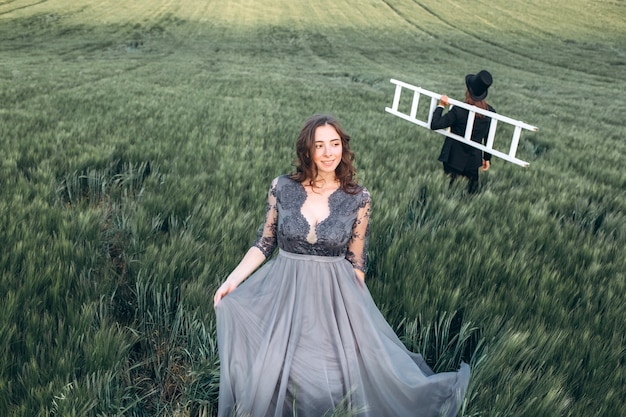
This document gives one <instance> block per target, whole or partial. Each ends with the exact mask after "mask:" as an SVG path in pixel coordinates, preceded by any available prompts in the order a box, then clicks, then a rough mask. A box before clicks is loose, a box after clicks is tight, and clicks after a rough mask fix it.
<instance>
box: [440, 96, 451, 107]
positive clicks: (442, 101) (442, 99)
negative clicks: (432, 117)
mask: <svg viewBox="0 0 626 417" xmlns="http://www.w3.org/2000/svg"><path fill="white" fill-rule="evenodd" d="M448 103H449V99H448V96H441V97H439V105H440V106H443V107H446V106H447V105H448Z"/></svg>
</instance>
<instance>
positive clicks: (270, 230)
mask: <svg viewBox="0 0 626 417" xmlns="http://www.w3.org/2000/svg"><path fill="white" fill-rule="evenodd" d="M277 184H278V178H275V179H274V181H272V185H271V186H270V190H269V192H268V193H267V207H266V211H265V223H264V224H262V225H261V226H260V227H259V230H258V231H257V238H256V241H255V242H254V245H253V246H256V247H257V248H259V249H260V250H261V252H263V255H265V257H266V258H269V257H270V256H272V253H274V249H275V248H276V225H277V223H278V209H277V207H276V186H277Z"/></svg>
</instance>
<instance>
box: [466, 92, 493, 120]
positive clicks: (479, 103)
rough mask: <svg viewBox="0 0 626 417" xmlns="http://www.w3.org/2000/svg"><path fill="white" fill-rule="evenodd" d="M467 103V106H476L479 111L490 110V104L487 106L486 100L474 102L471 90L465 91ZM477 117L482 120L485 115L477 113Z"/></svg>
mask: <svg viewBox="0 0 626 417" xmlns="http://www.w3.org/2000/svg"><path fill="white" fill-rule="evenodd" d="M465 102H466V103H467V104H471V105H472V106H476V107H478V108H479V109H483V110H489V104H487V102H486V101H485V100H474V99H473V98H472V96H471V95H470V92H469V90H465ZM476 117H477V118H479V119H482V118H483V117H485V115H483V114H478V113H476Z"/></svg>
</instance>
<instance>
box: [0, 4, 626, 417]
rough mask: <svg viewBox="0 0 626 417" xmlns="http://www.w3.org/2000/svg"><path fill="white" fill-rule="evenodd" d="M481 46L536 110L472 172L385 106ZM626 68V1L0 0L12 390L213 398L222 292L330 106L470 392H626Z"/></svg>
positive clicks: (154, 412) (119, 405)
mask: <svg viewBox="0 0 626 417" xmlns="http://www.w3.org/2000/svg"><path fill="white" fill-rule="evenodd" d="M548 3H549V7H547V6H546V4H548ZM483 68H485V69H488V70H489V71H490V72H491V73H492V74H493V76H494V85H493V87H492V88H491V89H490V93H489V97H488V101H489V103H490V104H492V105H493V106H494V107H495V109H496V110H497V111H498V112H499V113H502V114H504V115H506V116H509V117H512V118H514V119H518V120H523V121H525V122H527V123H530V124H532V125H535V126H538V127H539V130H538V131H537V132H535V133H528V132H526V133H523V134H522V139H521V141H520V145H519V150H518V153H517V156H518V157H519V158H521V159H523V160H526V161H528V162H530V166H529V167H528V168H521V167H519V166H517V165H513V164H511V163H508V162H505V161H502V160H498V159H494V160H493V161H492V167H491V169H490V170H489V171H488V172H486V173H481V178H480V180H481V190H480V193H479V194H478V195H474V196H469V195H467V194H466V192H465V187H464V185H463V184H458V185H455V186H453V187H450V188H449V187H448V186H447V182H446V180H445V178H444V176H443V174H442V172H441V171H442V169H441V165H440V163H439V162H438V161H437V157H438V154H439V150H440V147H441V144H442V139H443V137H442V136H440V135H438V134H436V133H433V132H430V131H428V130H426V129H424V128H421V127H418V126H415V125H413V124H411V123H408V122H406V121H403V120H401V119H399V118H397V117H394V116H392V115H390V114H388V113H386V112H385V111H384V109H385V107H387V106H390V105H391V103H392V99H393V93H394V86H393V85H392V84H391V83H390V82H389V80H390V79H391V78H395V79H399V80H402V81H405V82H408V83H411V84H414V85H418V86H421V87H423V88H425V89H428V90H431V91H436V92H438V93H442V94H448V95H449V96H450V97H452V98H456V99H462V97H463V94H464V83H463V77H464V76H465V74H467V73H471V72H476V71H478V70H480V69H483ZM624 92H626V3H624V2H623V1H608V0H605V1H589V0H587V1H583V0H554V1H551V2H546V1H538V0H530V1H521V0H511V1H502V2H491V1H487V0H479V1H476V2H471V3H465V2H455V1H448V0H443V1H434V0H422V1H416V0H358V1H356V0H355V1H350V0H333V1H331V0H317V1H304V0H220V1H217V0H204V1H198V0H187V1H182V0H150V1H149V0H136V1H126V2H123V1H104V0H103V1H97V2H95V1H88V0H72V1H69V0H47V1H46V0H42V1H37V0H0V146H1V148H2V151H3V152H2V153H3V155H2V158H1V159H0V236H1V239H2V243H1V248H2V250H0V262H1V263H2V269H1V270H0V273H1V274H2V275H0V294H1V296H2V303H3V308H1V309H0V416H5V415H7V416H23V417H32V416H203V417H208V416H212V415H215V413H216V406H217V387H218V384H219V361H218V357H217V348H216V341H215V329H214V314H213V308H212V300H211V299H212V295H213V292H214V290H215V289H216V287H217V285H219V283H220V282H221V281H222V280H223V279H224V278H225V277H226V275H227V274H228V273H229V272H230V270H231V269H232V268H233V267H234V266H235V265H236V264H237V262H238V261H239V259H240V258H241V256H243V254H244V253H245V251H246V250H247V248H248V247H249V245H250V243H251V242H252V241H253V240H254V237H255V233H256V229H257V227H258V225H259V224H260V223H261V221H262V220H263V215H264V211H265V196H266V193H267V189H268V187H269V184H270V182H271V180H272V179H273V178H274V177H276V176H277V175H280V174H283V173H286V172H288V171H289V170H291V168H292V161H293V159H294V156H295V150H294V143H295V139H296V135H297V133H298V130H299V128H300V126H301V124H302V122H303V121H304V120H305V119H306V118H307V117H308V116H310V115H311V114H313V113H320V112H329V113H332V114H334V115H335V116H337V117H338V118H339V119H340V120H341V121H342V122H343V126H344V128H345V129H346V130H347V132H348V133H349V134H350V135H351V136H352V142H351V144H352V145H351V146H352V149H353V150H354V151H355V152H356V155H357V161H356V164H357V168H358V172H359V179H360V181H361V182H362V183H363V184H364V185H365V186H366V187H367V188H368V189H369V190H370V192H371V194H372V199H373V213H372V229H371V241H370V265H369V269H368V272H367V276H366V280H367V283H368V286H369V288H370V290H371V292H372V295H373V296H374V299H375V300H376V302H377V303H378V305H379V307H380V309H381V311H383V313H384V314H385V316H386V317H387V319H388V321H389V322H390V323H391V324H392V325H393V326H394V328H395V329H397V332H398V334H399V335H400V336H401V337H402V338H403V340H404V341H405V342H406V344H407V345H408V346H409V347H410V348H412V349H414V350H417V351H420V352H423V353H424V355H425V357H426V358H427V360H428V362H429V363H430V364H431V365H432V366H434V367H435V368H436V369H437V370H446V369H450V368H454V367H456V366H457V365H458V362H459V360H460V359H461V358H463V359H465V360H471V364H472V367H473V378H472V380H471V384H470V391H469V393H468V396H467V401H466V404H465V406H464V409H463V415H464V416H481V417H487V416H489V417H501V416H515V417H518V416H528V417H537V416H545V417H554V416H577V417H590V416H616V417H617V416H624V415H626V405H625V404H626V403H625V401H624V399H625V398H626V371H625V363H624V357H625V355H626V350H625V347H626V340H625V339H626V325H625V324H624V323H625V317H626V306H625V294H626V251H625V248H626V170H625V169H624V163H625V162H626V159H625V158H626V156H625V155H626V140H625V138H626V123H625V122H624V115H623V113H624V109H626V95H625V94H624ZM502 132H503V134H504V133H506V128H505V127H503V128H502ZM507 140H508V137H506V135H505V137H502V138H500V137H498V138H497V142H496V148H498V147H499V146H501V149H503V150H505V151H506V150H508V142H507ZM382 417H384V416H382Z"/></svg>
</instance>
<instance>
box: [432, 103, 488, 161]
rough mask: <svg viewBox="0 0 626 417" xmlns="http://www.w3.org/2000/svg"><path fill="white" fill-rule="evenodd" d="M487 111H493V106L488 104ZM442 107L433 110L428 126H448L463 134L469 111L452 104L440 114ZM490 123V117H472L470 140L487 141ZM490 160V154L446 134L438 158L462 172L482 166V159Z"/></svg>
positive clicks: (454, 131) (455, 132) (483, 142)
mask: <svg viewBox="0 0 626 417" xmlns="http://www.w3.org/2000/svg"><path fill="white" fill-rule="evenodd" d="M489 111H492V112H494V113H495V110H494V108H493V107H491V106H489ZM442 113H443V107H437V108H436V109H435V111H434V112H433V117H432V121H431V122H430V128H431V129H432V130H438V129H445V128H447V127H449V128H450V131H451V132H452V133H454V134H457V135H459V136H465V125H466V124H467V117H468V115H469V111H468V110H466V109H464V108H461V107H457V106H454V107H452V108H451V109H450V111H449V112H447V113H446V114H445V115H444V116H442ZM490 125H491V118H490V117H486V116H485V117H482V118H479V117H476V118H475V119H474V128H473V129H472V141H474V142H477V143H481V144H483V145H485V144H486V142H487V135H488V134H489V126H490ZM483 159H484V160H486V161H489V160H491V154H489V153H487V152H484V154H483V152H482V151H481V150H480V149H476V148H474V147H472V146H469V145H466V144H464V143H461V142H459V141H458V140H455V139H452V138H449V137H447V136H446V139H445V141H444V142H443V147H442V148H441V153H440V154H439V160H440V161H441V162H444V163H446V164H448V165H449V166H451V167H452V168H454V169H456V170H458V171H459V172H463V171H466V170H473V169H478V168H479V167H481V166H482V164H483V161H482V160H483Z"/></svg>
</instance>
